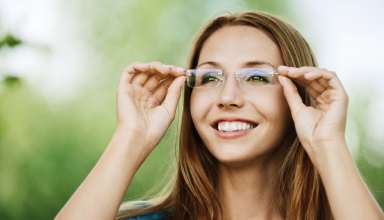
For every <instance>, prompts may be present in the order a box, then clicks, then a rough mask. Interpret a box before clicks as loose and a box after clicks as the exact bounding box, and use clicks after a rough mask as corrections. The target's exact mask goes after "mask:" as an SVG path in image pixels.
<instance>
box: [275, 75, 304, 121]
mask: <svg viewBox="0 0 384 220" xmlns="http://www.w3.org/2000/svg"><path fill="white" fill-rule="evenodd" d="M278 79H279V82H280V84H281V85H282V86H283V92H284V96H285V98H286V99H287V102H288V105H289V108H290V109H291V114H292V117H295V115H297V113H298V112H299V111H300V110H301V109H302V108H304V107H306V106H305V105H304V103H303V101H302V99H301V97H300V95H299V92H298V91H297V88H296V86H295V84H293V82H292V81H291V80H290V79H289V78H287V77H285V76H279V77H278Z"/></svg>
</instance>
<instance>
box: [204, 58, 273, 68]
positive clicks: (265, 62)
mask: <svg viewBox="0 0 384 220" xmlns="http://www.w3.org/2000/svg"><path fill="white" fill-rule="evenodd" d="M207 64H209V65H212V66H218V67H221V65H220V63H218V62H215V61H206V62H203V63H200V64H199V65H197V67H199V66H202V65H207ZM257 65H268V66H272V67H274V68H276V66H275V65H273V64H271V63H270V62H267V61H261V60H252V61H247V62H245V63H243V64H242V66H244V67H249V66H257Z"/></svg>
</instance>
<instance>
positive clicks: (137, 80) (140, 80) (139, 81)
mask: <svg viewBox="0 0 384 220" xmlns="http://www.w3.org/2000/svg"><path fill="white" fill-rule="evenodd" d="M148 77H149V76H148V74H147V73H138V74H135V75H134V76H133V79H132V80H131V83H132V84H136V85H141V86H143V85H144V84H145V82H146V81H147V79H148Z"/></svg>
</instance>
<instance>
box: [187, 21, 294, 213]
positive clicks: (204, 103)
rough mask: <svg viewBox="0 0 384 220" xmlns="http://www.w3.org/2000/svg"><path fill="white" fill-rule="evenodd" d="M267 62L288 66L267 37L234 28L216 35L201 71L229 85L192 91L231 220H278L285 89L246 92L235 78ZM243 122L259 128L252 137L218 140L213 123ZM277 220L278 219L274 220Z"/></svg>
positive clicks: (285, 119)
mask: <svg viewBox="0 0 384 220" xmlns="http://www.w3.org/2000/svg"><path fill="white" fill-rule="evenodd" d="M253 61H263V62H268V63H270V64H272V65H273V66H280V65H282V64H283V62H282V58H281V56H280V52H279V48H278V47H277V46H276V45H275V43H274V42H273V41H272V40H271V39H270V38H269V37H267V35H266V34H264V33H263V32H262V31H260V30H258V29H255V28H252V27H247V26H231V27H225V28H222V29H220V30H218V31H216V32H215V33H214V34H213V35H212V36H210V37H209V38H208V40H207V41H206V42H205V44H204V46H203V48H202V51H201V53H200V56H199V61H198V66H199V68H220V69H223V70H224V74H225V75H226V76H227V80H226V81H225V83H224V85H223V86H221V87H217V88H210V89H204V88H203V89H193V90H192V94H191V114H192V120H193V123H194V125H195V127H196V130H197V131H198V133H199V135H200V137H201V138H202V140H203V141H204V143H205V144H206V146H207V148H208V150H209V151H210V152H211V153H212V155H213V156H214V157H216V158H217V159H218V160H219V162H220V166H219V167H220V168H219V176H220V181H219V183H220V184H219V188H220V195H221V199H222V200H223V204H224V210H225V213H224V216H227V217H228V219H273V218H271V217H272V216H278V214H277V213H275V212H274V211H273V206H272V205H271V204H270V203H271V200H272V198H273V192H274V189H273V184H266V181H268V182H273V181H274V178H275V176H276V175H275V173H276V166H277V162H278V161H277V159H275V158H273V157H274V154H273V153H270V152H272V151H273V150H274V149H275V148H276V147H278V146H279V143H280V142H281V141H282V137H284V133H285V131H286V129H287V126H288V123H289V119H290V113H289V108H288V104H287V102H286V100H285V98H284V94H283V89H282V87H281V85H279V84H278V83H277V84H274V85H269V86H265V87H260V88H258V89H255V90H251V91H245V90H244V89H242V87H241V86H240V85H239V83H238V82H237V80H236V79H235V78H234V72H235V71H237V70H239V69H241V68H247V67H256V66H260V65H255V64H251V65H249V63H250V62H253ZM224 117H225V118H228V117H240V118H245V119H248V120H252V121H254V122H257V123H258V124H259V125H258V126H257V127H256V128H255V129H252V131H251V133H250V134H249V135H247V136H243V137H240V138H236V139H231V140H227V139H221V138H218V137H216V136H215V134H214V130H213V128H212V127H211V123H212V122H213V121H215V120H216V119H218V118H224ZM274 218H275V219H277V217H274Z"/></svg>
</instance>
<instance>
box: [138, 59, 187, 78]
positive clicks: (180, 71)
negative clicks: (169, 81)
mask: <svg viewBox="0 0 384 220" xmlns="http://www.w3.org/2000/svg"><path fill="white" fill-rule="evenodd" d="M137 69H138V70H140V71H143V72H148V73H151V74H161V75H172V76H175V77H177V76H181V75H185V73H184V72H185V69H184V68H182V67H175V66H172V65H165V64H162V63H160V62H151V63H146V64H143V65H139V66H138V68H137Z"/></svg>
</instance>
